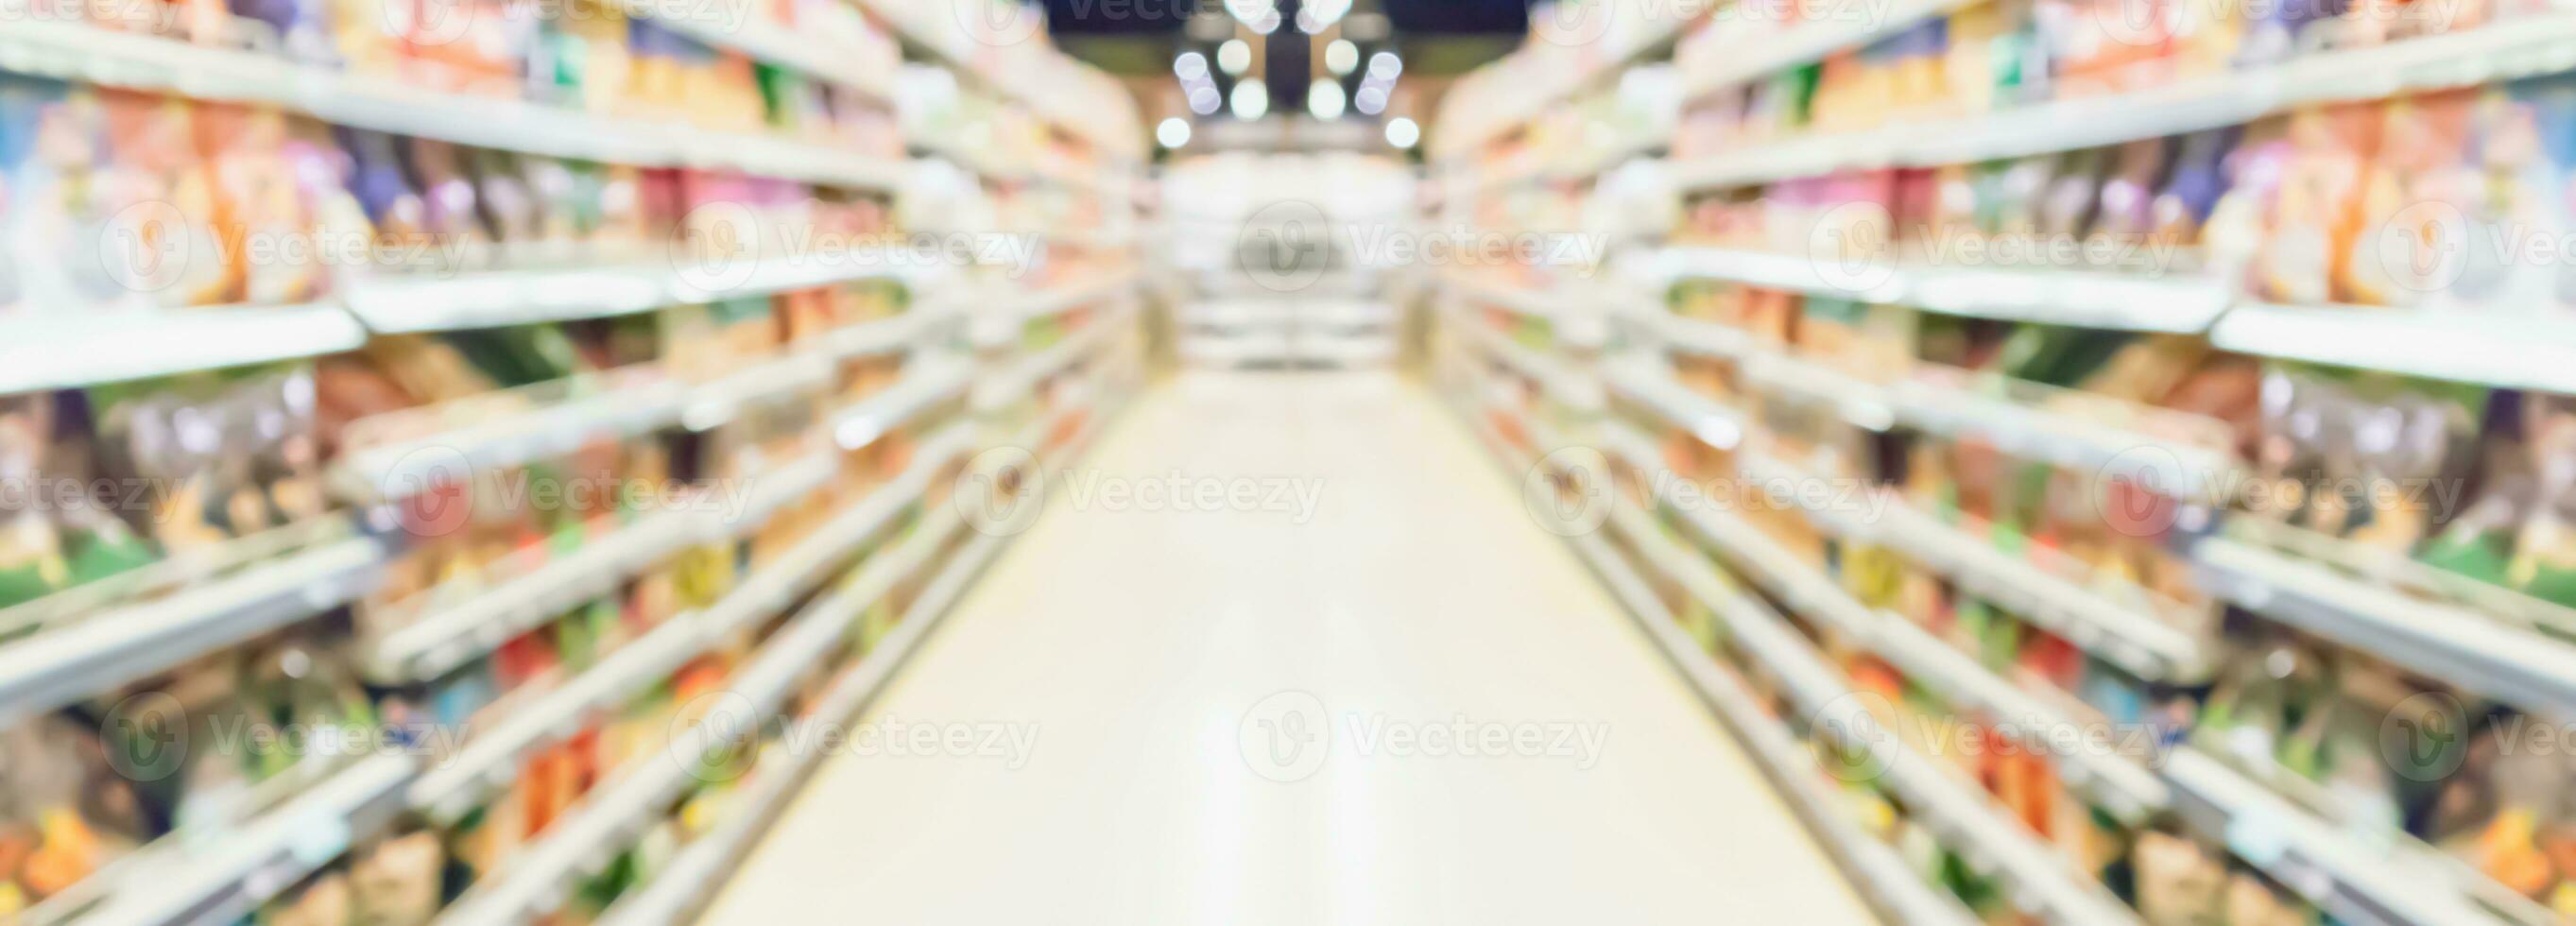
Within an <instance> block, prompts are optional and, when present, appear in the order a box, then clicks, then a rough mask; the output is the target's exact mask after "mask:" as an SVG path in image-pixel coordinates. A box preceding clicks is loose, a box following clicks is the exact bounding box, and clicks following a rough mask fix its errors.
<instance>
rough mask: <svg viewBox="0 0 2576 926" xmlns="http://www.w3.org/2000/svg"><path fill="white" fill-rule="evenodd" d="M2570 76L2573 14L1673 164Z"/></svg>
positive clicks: (2147, 126) (1730, 178)
mask: <svg viewBox="0 0 2576 926" xmlns="http://www.w3.org/2000/svg"><path fill="white" fill-rule="evenodd" d="M2571 66H2576V14H2568V13H2551V14H2544V15H2535V16H2523V17H2516V18H2512V19H2507V20H2503V21H2500V22H2498V23H2497V24H2495V25H2492V26H2487V27H2482V28H2477V29H2470V30H2466V31H2462V32H2456V33H2451V34H2448V35H2438V36H2431V37H2426V38H2418V39H2406V40H2403V41H2399V42H2394V43H2391V44H2388V45H2381V46H2376V47H2368V48H2353V49H2348V50H2343V51H2330V52H2319V53H2316V54H2311V55H2305V56H2301V57H2298V58H2295V59H2292V60H2290V61H2287V62H2283V63H2281V64H2275V65H2269V66H2265V67H2258V68H2249V69H2245V70H2238V71H2227V72H2222V73H2217V74H2211V75H2208V76H2206V77H2197V78H2192V79H2189V80H2184V81H2180V82H2177V83H2173V84H2168V85H2165V86H2161V87H2155V88H2151V89H2147V90H2140V91H2135V92H2131V93H2122V94H2117V95H2110V96H2098V97H2087V98H2081V99H2068V100H2058V101H2053V102H2046V103H2037V104H2032V105H2029V106H2022V107H2015V108H2011V109H2005V110H2001V111H1997V112H1992V113H1986V114H1983V115H1977V116H1968V117H1962V118H1956V119H1933V120H1918V121H1910V122H1897V123H1894V124H1891V125H1888V126H1884V127H1881V128H1876V129H1867V130H1861V131H1853V132H1834V133H1825V134H1813V135H1801V136H1796V137H1791V138H1787V139H1782V140H1780V141H1775V142H1770V143H1767V144H1757V145H1752V146H1749V147H1745V148H1741V149H1737V150H1733V151H1729V152H1728V153H1726V154H1723V155H1717V156H1712V157H1707V158H1700V159H1697V160H1693V161H1688V162H1678V163H1676V164H1675V166H1674V171H1673V174H1674V181H1675V183H1676V185H1678V186H1680V187H1683V188H1686V189H1687V188H1705V187H1723V186H1745V185H1750V184H1759V183H1769V182H1772V181H1775V180H1785V179H1789V178H1793V177H1809V176H1816V175H1819V174H1828V173H1833V172H1835V171H1840V170H1855V169H1871V168H1881V167H1931V166H1939V165H1944V164H1966V163H1972V162H1976V161H1985V160H1993V159H1997V158H2017V157H2026V156H2029V155H2034V154H2046V153H2050V152H2057V151H2068V150H2074V149H2078V148H2089V147H2095V146H2100V145H2110V144H2116V143H2119V142H2125V141H2134V140H2137V139H2142V138H2160V137H2163V136H2167V135H2178V134H2182V133H2185V132H2197V131H2203V130H2207V129H2216V128H2222V127H2225V126H2231V125H2239V124H2242V123H2246V122H2251V121H2253V120H2255V119H2259V118H2262V117H2264V116H2269V115H2272V114H2275V113H2281V112H2286V111H2289V110H2292V109H2296V108H2299V107H2303V106H2312V105H2317V104H2324V103H2337V102H2349V101H2358V100H2375V99H2385V98H2388V97H2391V96H2396V95H2399V94H2403V93H2411V92H2419V91H2426V90H2441V89H2447V88H2452V87H2466V86H2475V85H2478V84H2485V83H2491V82H2495V81H2502V80H2511V79H2514V78H2518V77H2527V76H2532V75H2536V74H2546V73H2552V72H2556V71H2560V70H2565V69H2567V68H2569V67H2571Z"/></svg>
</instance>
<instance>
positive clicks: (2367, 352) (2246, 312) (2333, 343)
mask: <svg viewBox="0 0 2576 926" xmlns="http://www.w3.org/2000/svg"><path fill="white" fill-rule="evenodd" d="M2210 340H2211V342H2212V343H2215V344H2217V345H2218V346H2219V347H2221V348H2225V349H2227V350H2232V351H2237V352H2240V353H2247V354H2259V355H2262V356H2266V357H2280V358H2284V359H2289V360H2304V361H2308V362H2311V363H2323V364H2330V365H2334V366H2344V367H2358V368H2361V369H2366V370H2386V371H2389V372H2393V373H2400V374H2404V375H2407V376H2423V377H2429V378H2433V379H2445V380H2451V381H2454V382H2463V383H2477V384H2480V385H2486V386H2495V387H2501V388H2506V389H2530V390H2536V391H2540V392H2554V393H2561V394H2576V324H2571V323H2569V322H2568V321H2567V320H2566V319H2564V318H2558V317H2551V316H2542V315H2532V314H2511V313H2508V312H2505V311H2498V310H2494V309H2465V308H2464V309H2401V308H2382V307H2369V306H2308V305H2261V304H2255V305H2244V306H2239V307H2238V308H2236V309H2235V310H2234V311H2231V312H2228V313H2227V315H2226V316H2225V317H2222V318H2220V319H2219V320H2218V327H2217V329H2216V330H2213V331H2211V332H2210Z"/></svg>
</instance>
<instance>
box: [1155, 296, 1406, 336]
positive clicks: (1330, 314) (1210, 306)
mask: <svg viewBox="0 0 2576 926" xmlns="http://www.w3.org/2000/svg"><path fill="white" fill-rule="evenodd" d="M1181 318H1182V320H1183V321H1184V322H1186V323H1187V324H1188V325H1189V326H1190V327H1193V328H1202V329H1211V328H1212V329H1234V328H1270V329H1286V330H1291V331H1296V332H1300V333H1305V334H1310V335H1311V334H1313V333H1315V332H1317V331H1318V330H1319V329H1320V330H1333V331H1375V330H1380V329H1384V328H1388V327H1392V326H1393V325H1394V324H1395V322H1396V310H1395V307H1394V306H1391V305H1388V304H1387V303H1384V302H1362V301H1347V302H1345V301H1337V300H1324V301H1316V300H1306V299H1275V300H1250V299H1239V300H1226V301H1217V302H1200V303H1193V304H1191V305H1189V306H1187V307H1185V308H1183V309H1182V311H1181Z"/></svg>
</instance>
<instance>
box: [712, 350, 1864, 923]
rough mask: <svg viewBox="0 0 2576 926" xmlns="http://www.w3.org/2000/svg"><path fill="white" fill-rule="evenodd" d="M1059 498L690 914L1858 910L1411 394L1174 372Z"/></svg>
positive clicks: (1666, 677)
mask: <svg viewBox="0 0 2576 926" xmlns="http://www.w3.org/2000/svg"><path fill="white" fill-rule="evenodd" d="M1176 481H1177V487H1179V488H1182V489H1184V490H1186V491H1185V492H1184V493H1183V495H1184V496H1189V497H1190V498H1189V499H1188V500H1189V501H1190V504H1189V505H1188V506H1187V507H1189V508H1193V509H1197V508H1199V505H1198V504H1197V502H1198V501H1200V500H1201V499H1199V498H1196V496H1198V495H1199V494H1200V493H1201V492H1202V491H1206V488H1205V487H1210V486H1214V487H1220V488H1218V489H1216V490H1215V491H1217V492H1218V494H1231V493H1233V492H1234V491H1235V490H1237V489H1238V488H1239V486H1241V485H1244V484H1249V485H1252V486H1254V490H1252V491H1248V492H1241V493H1240V494H1236V495H1235V498H1237V499H1241V500H1244V502H1243V503H1242V504H1240V505H1236V504H1233V503H1228V504H1226V505H1223V506H1220V507H1223V508H1227V509H1231V510H1216V511H1209V510H1181V509H1182V508H1183V507H1184V506H1183V505H1181V504H1178V503H1176V502H1174V501H1173V500H1172V496H1171V493H1170V490H1171V488H1173V487H1175V485H1176ZM1149 482H1159V483H1162V484H1163V485H1164V486H1165V488H1164V489H1162V490H1154V489H1150V488H1148V487H1147V483H1149ZM1047 490H1048V493H1049V494H1048V498H1047V500H1046V503H1047V505H1048V508H1047V511H1046V514H1045V515H1044V516H1043V517H1042V518H1040V519H1039V520H1038V522H1037V523H1036V526H1035V527H1033V528H1031V529H1030V530H1029V531H1028V533H1027V534H1026V535H1025V536H1022V537H1020V538H1019V539H1018V540H1017V541H1016V542H1015V543H1014V544H1013V545H1012V546H1011V547H1009V548H1008V549H1007V550H1006V551H1005V552H1004V554H1003V556H1002V557H1001V559H1000V560H998V561H997V562H996V563H995V564H994V566H993V568H992V569H991V571H989V572H988V573H987V574H986V575H985V577H984V579H983V580H982V582H981V583H980V584H979V585H978V586H977V587H976V588H975V589H974V590H973V591H972V592H971V593H970V594H969V595H968V596H967V597H966V599H965V600H964V602H963V603H962V604H961V605H960V607H959V609H958V611H957V612H955V613H954V614H952V615H951V616H950V617H949V618H948V621H947V623H946V624H945V625H944V626H942V627H941V628H939V630H938V632H937V633H936V634H934V635H933V636H932V637H931V638H930V639H929V640H928V641H927V642H926V643H925V645H924V646H923V648H922V649H921V650H920V651H919V652H918V653H916V654H915V656H914V658H913V661H912V663H911V664H910V665H909V666H907V667H906V668H905V670H904V671H903V672H902V674H901V675H900V676H898V677H897V679H896V680H895V681H894V683H893V684H892V686H891V687H890V688H889V690H888V691H887V692H886V694H885V696H884V697H882V698H880V699H879V700H878V702H877V704H876V705H875V706H874V707H873V708H872V709H871V710H870V711H869V712H868V716H867V717H866V718H864V723H865V724H866V725H867V726H864V727H854V728H852V729H851V731H850V732H851V733H852V735H853V737H852V742H853V743H855V744H858V745H852V746H848V747H846V748H844V749H843V750H842V752H841V754H839V755H836V756H835V757H833V758H831V759H829V760H827V762H826V764H825V765H824V766H823V767H822V769H821V770H820V771H819V772H818V773H817V774H816V775H815V777H814V779H813V780H812V782H811V783H810V784H809V785H808V786H807V788H806V790H805V792H804V793H803V794H801V795H799V796H798V797H797V799H796V802H795V803H794V805H793V806H792V807H790V809H789V810H788V811H787V814H786V816H785V817H784V818H783V819H782V820H781V821H780V822H779V824H778V825H777V827H776V828H774V829H773V830H772V831H771V832H770V833H769V834H768V835H767V837H766V839H765V841H764V842H763V844H762V845H761V846H759V847H758V848H757V849H755V850H754V851H753V853H752V854H751V856H750V858H749V860H748V861H747V863H746V864H745V865H744V867H743V870H742V871H741V872H740V873H739V874H738V875H737V876H736V877H735V879H734V880H733V881H732V882H731V883H730V884H728V885H727V886H726V888H725V890H724V893H723V894H722V895H721V896H720V897H718V898H717V900H716V901H715V903H714V905H713V906H712V907H711V908H710V909H709V911H708V913H707V918H706V921H707V922H710V923H715V924H725V926H732V924H746V926H778V924H783V923H817V922H854V921H862V920H864V921H869V922H884V923H904V924H949V923H1104V924H1108V923H1115V924H1128V923H1227V924H1261V923H1283V924H1308V923H1336V924H1345V923H1348V924H1358V923H1391V924H1416V923H1439V922H1452V923H1551V924H1554V923H1568V922H1584V923H1589V922H1611V923H1680V922H1686V921H1687V922H1707V921H1727V920H1744V921H1753V922H1798V923H1802V924H1835V923H1849V922H1866V921H1868V920H1869V919H1870V917H1869V913H1868V911H1867V908H1866V907H1864V906H1863V905H1862V904H1861V902H1860V901H1859V899H1858V898H1857V896H1856V895H1855V894H1854V893H1853V891H1852V889H1851V887H1850V886H1849V885H1848V884H1847V883H1846V882H1844V881H1843V880H1842V877H1841V875H1840V874H1839V871H1838V870H1837V869H1836V868H1835V867H1834V866H1833V865H1832V863H1831V861H1830V860H1829V859H1828V858H1827V857H1826V856H1825V855H1824V853H1823V852H1822V850H1820V849H1818V848H1817V847H1816V846H1815V844H1814V843H1813V841H1812V839H1811V838H1810V837H1809V836H1808V835H1807V834H1806V832H1805V830H1804V829H1803V828H1802V827H1801V826H1800V825H1799V824H1798V822H1797V821H1796V819H1795V818H1794V817H1792V816H1791V815H1790V812H1789V811H1788V809H1787V808H1786V807H1785V806H1784V805H1783V804H1782V803H1781V801H1780V799H1779V797H1778V796H1776V795H1775V794H1774V793H1773V792H1772V791H1771V790H1770V788H1769V786H1768V783H1767V782H1765V781H1764V780H1763V779H1762V777H1761V775H1760V773H1759V771H1758V770H1757V769H1756V768H1755V767H1754V766H1753V764H1752V760H1751V759H1749V758H1748V757H1747V756H1746V755H1745V754H1744V753H1743V752H1742V751H1741V750H1740V748H1739V747H1737V746H1736V745H1735V743H1734V742H1733V740H1731V739H1730V738H1729V737H1728V736H1727V734H1726V733H1725V731H1724V730H1723V729H1722V728H1721V727H1719V726H1718V725H1717V724H1716V722H1715V721H1714V720H1712V719H1711V718H1710V717H1709V716H1708V714H1707V713H1706V711H1705V709H1704V708H1703V707H1702V706H1701V705H1700V704H1699V703H1698V702H1697V701H1696V700H1695V699H1694V696H1693V695H1692V694H1691V693H1690V691H1689V690H1688V689H1687V688H1686V687H1685V686H1684V685H1683V684H1682V683H1681V681H1680V680H1679V679H1678V678H1677V677H1675V676H1674V674H1673V673H1672V671H1671V670H1670V668H1669V667H1668V666H1667V665H1666V664H1665V663H1664V662H1663V660H1662V657H1661V656H1660V655H1658V654H1657V653H1656V652H1655V651H1654V650H1653V647H1652V644H1651V643H1649V642H1648V641H1647V640H1646V639H1645V638H1644V636H1643V635H1641V634H1640V633H1639V632H1638V630H1637V628H1636V627H1635V626H1634V625H1633V624H1632V623H1630V621H1629V620H1628V618H1627V617H1625V616H1624V615H1623V614H1621V613H1620V612H1619V611H1618V610H1616V607H1617V606H1616V605H1615V604H1614V603H1613V602H1612V600H1611V599H1610V598H1609V597H1608V596H1607V595H1606V594H1605V593H1604V592H1602V591H1601V590H1600V589H1599V588H1598V587H1597V586H1596V584H1595V583H1594V581H1593V579H1592V577H1591V576H1590V574H1589V573H1587V572H1586V571H1584V569H1583V567H1582V565H1581V564H1580V562H1579V561H1578V560H1577V559H1575V558H1574V556H1573V555H1572V553H1571V552H1569V551H1568V549H1567V548H1566V547H1565V545H1564V544H1563V543H1562V542H1561V541H1559V540H1558V539H1557V538H1555V537H1553V536H1551V535H1549V534H1548V533H1546V532H1545V531H1543V530H1541V529H1540V528H1539V527H1538V526H1537V525H1536V524H1535V523H1534V522H1533V521H1531V520H1530V518H1529V517H1528V516H1527V515H1526V514H1525V513H1524V512H1523V510H1522V507H1521V501H1520V495H1519V493H1518V491H1517V487H1516V486H1515V485H1514V484H1513V483H1512V481H1511V480H1510V479H1508V478H1507V477H1506V476H1505V475H1504V474H1503V472H1502V471H1501V470H1500V469H1498V468H1497V467H1496V466H1494V465H1493V463H1492V462H1491V461H1490V459H1489V458H1487V457H1486V455H1485V454H1484V451H1483V449H1482V448H1481V447H1479V446H1478V445H1476V444H1475V443H1474V439H1473V438H1472V437H1471V436H1469V434H1468V432H1467V431H1466V430H1465V428H1464V427H1463V425H1462V424H1461V423H1460V422H1459V421H1458V420H1457V419H1456V418H1455V417H1454V416H1452V415H1451V414H1450V413H1449V412H1448V410H1447V409H1446V408H1444V407H1442V406H1441V405H1440V404H1439V403H1438V402H1437V400H1436V399H1435V398H1434V397H1433V396H1432V394H1431V393H1430V391H1429V390H1428V389H1426V388H1424V387H1422V386H1420V385H1418V384H1415V383H1413V382H1410V381H1408V380H1405V379H1402V378H1399V377H1397V376H1395V375H1393V374H1381V373H1338V374H1323V375H1304V376H1284V375H1274V374H1236V373H1215V372H1198V373H1190V374H1184V375H1182V376H1180V377H1178V378H1176V379H1174V380H1171V381H1167V382H1165V383H1162V384H1161V385H1159V386H1157V387H1155V388H1154V389H1152V390H1150V391H1148V392H1147V393H1145V394H1144V395H1142V396H1140V397H1139V398H1138V400H1137V401H1136V403H1135V404H1134V405H1133V406H1131V407H1130V409H1129V411H1128V412H1127V414H1126V417H1125V418H1124V420H1122V421H1120V422H1118V423H1116V425H1115V426H1113V427H1112V428H1111V430H1109V431H1108V432H1107V433H1106V434H1105V435H1104V438H1103V441H1102V443H1101V444H1100V445H1099V446H1098V447H1097V449H1096V450H1095V452H1094V453H1093V455H1092V456H1091V457H1090V458H1088V459H1086V460H1083V461H1081V462H1080V463H1078V464H1077V465H1076V466H1075V468H1074V469H1073V470H1071V471H1069V473H1067V474H1064V475H1062V476H1059V477H1057V478H1055V479H1053V480H1051V481H1050V482H1049V484H1048V487H1047ZM1309 504H1311V508H1308V505H1309ZM897 724H901V725H903V726H902V727H898V726H896V725H897ZM919 727H927V728H929V729H933V730H936V731H938V736H940V737H941V738H942V739H943V742H944V743H945V745H941V746H939V747H937V748H933V749H931V750H929V752H930V753H933V754H920V752H919V751H917V750H915V749H913V748H911V747H912V746H913V745H914V744H918V743H919V742H921V740H920V739H918V737H921V736H923V735H924V734H921V733H919V732H916V730H915V729H914V728H919ZM951 735H955V736H957V739H955V740H946V739H945V737H948V736H951ZM898 744H901V745H898ZM898 750H900V751H903V752H906V753H908V754H906V755H894V754H893V753H894V752H896V751H898ZM1465 753H1472V754H1465Z"/></svg>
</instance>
